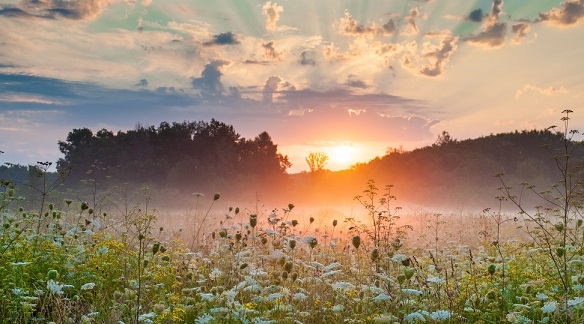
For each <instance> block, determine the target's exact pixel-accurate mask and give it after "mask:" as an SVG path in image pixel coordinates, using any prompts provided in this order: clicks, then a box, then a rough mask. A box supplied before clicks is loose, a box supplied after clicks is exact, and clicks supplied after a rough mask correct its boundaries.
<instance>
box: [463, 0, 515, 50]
mask: <svg viewBox="0 0 584 324" xmlns="http://www.w3.org/2000/svg"><path fill="white" fill-rule="evenodd" d="M502 10H503V0H493V7H492V9H491V13H490V14H489V16H488V17H487V18H486V20H485V23H484V24H483V31H482V32H480V33H479V34H476V35H470V36H468V37H467V38H466V39H465V40H466V41H467V42H469V43H471V44H475V45H479V46H483V47H490V48H494V47H501V46H503V44H504V43H505V40H506V38H507V24H506V23H502V22H499V15H500V14H501V12H502Z"/></svg>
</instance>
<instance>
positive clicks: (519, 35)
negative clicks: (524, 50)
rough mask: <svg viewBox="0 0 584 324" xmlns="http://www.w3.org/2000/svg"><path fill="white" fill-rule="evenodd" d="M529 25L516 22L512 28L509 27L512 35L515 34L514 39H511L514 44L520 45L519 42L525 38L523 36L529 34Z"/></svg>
mask: <svg viewBox="0 0 584 324" xmlns="http://www.w3.org/2000/svg"><path fill="white" fill-rule="evenodd" d="M529 29H530V27H529V24H528V23H527V22H523V21H522V22H518V23H516V24H513V26H512V27H511V30H512V31H513V33H514V34H515V37H513V42H514V43H520V42H521V40H522V39H523V38H525V35H527V33H528V32H529Z"/></svg>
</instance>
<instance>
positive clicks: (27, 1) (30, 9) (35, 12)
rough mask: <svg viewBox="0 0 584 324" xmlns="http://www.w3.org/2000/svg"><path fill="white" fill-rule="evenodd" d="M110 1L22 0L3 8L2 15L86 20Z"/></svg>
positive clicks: (97, 13) (0, 12)
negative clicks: (12, 5)
mask: <svg viewBox="0 0 584 324" xmlns="http://www.w3.org/2000/svg"><path fill="white" fill-rule="evenodd" d="M109 3H110V0H75V1H68V0H43V1H41V0H21V1H20V2H19V3H18V4H17V5H16V6H14V7H7V8H3V9H1V10H0V15H2V16H7V17H37V18H55V19H57V18H65V19H70V20H86V19H93V18H95V17H97V16H98V15H99V14H100V13H101V12H102V11H103V10H104V9H105V8H106V7H107V6H108V5H109Z"/></svg>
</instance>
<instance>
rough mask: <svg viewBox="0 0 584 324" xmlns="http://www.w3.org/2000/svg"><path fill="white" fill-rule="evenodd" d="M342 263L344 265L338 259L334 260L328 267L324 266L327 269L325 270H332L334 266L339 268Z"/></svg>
mask: <svg viewBox="0 0 584 324" xmlns="http://www.w3.org/2000/svg"><path fill="white" fill-rule="evenodd" d="M341 265H342V264H341V263H340V262H338V261H337V262H333V263H331V264H329V265H327V266H326V267H324V270H325V271H331V270H333V269H334V268H338V267H340V266H341Z"/></svg>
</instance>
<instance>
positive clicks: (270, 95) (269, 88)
mask: <svg viewBox="0 0 584 324" xmlns="http://www.w3.org/2000/svg"><path fill="white" fill-rule="evenodd" d="M280 82H282V79H280V77H277V76H271V77H269V78H268V79H267V80H266V82H265V83H264V89H263V90H262V95H263V102H264V103H272V102H273V100H274V92H276V91H277V90H278V85H279V84H280Z"/></svg>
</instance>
